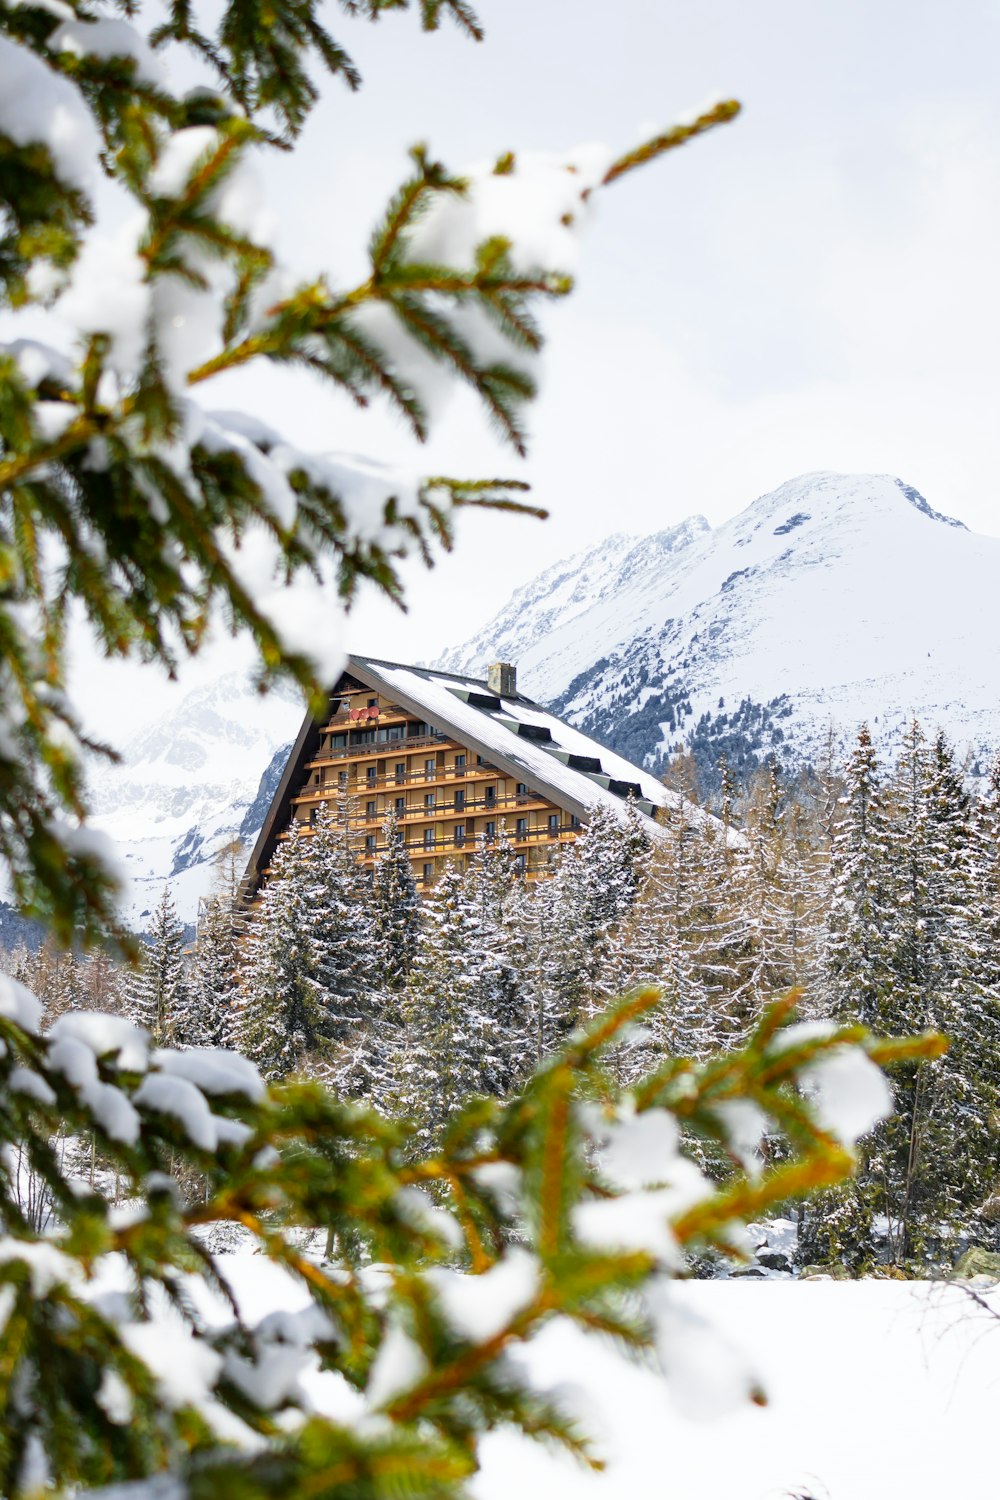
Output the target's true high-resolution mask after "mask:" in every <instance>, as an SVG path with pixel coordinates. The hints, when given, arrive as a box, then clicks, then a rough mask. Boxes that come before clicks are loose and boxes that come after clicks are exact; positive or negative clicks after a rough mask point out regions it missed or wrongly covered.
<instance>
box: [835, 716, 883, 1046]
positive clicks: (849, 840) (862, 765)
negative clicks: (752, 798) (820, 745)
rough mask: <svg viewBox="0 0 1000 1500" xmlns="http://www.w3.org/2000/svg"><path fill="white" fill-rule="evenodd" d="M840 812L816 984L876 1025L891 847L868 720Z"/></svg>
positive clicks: (848, 1012) (839, 1011) (841, 1010)
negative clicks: (821, 961) (821, 967)
mask: <svg viewBox="0 0 1000 1500" xmlns="http://www.w3.org/2000/svg"><path fill="white" fill-rule="evenodd" d="M838 813H839V816H838V818H837V821H836V823H835V825H834V831H833V843H832V849H831V856H830V904H829V912H828V916H827V937H826V941H825V944H824V948H825V952H824V959H823V972H822V978H821V981H820V983H821V989H822V992H823V995H824V998H825V999H827V1000H828V1003H829V1005H830V1007H831V1009H832V1011H833V1014H834V1015H835V1016H837V1017H839V1018H846V1017H850V1018H851V1019H855V1018H857V1019H858V1020H860V1021H863V1022H864V1023H865V1024H866V1025H870V1026H879V1025H881V1024H882V1022H883V1020H884V1018H885V1017H884V1011H885V1007H886V1004H887V997H888V995H889V993H890V991H891V987H892V985H893V982H894V971H893V956H892V954H893V945H894V941H895V939H894V932H895V914H894V894H893V875H892V869H893V847H892V837H891V831H890V825H889V822H888V815H887V812H886V809H885V806H884V799H883V791H882V784H881V776H880V772H879V767H878V760H877V756H876V753H875V747H874V745H873V743H872V738H871V733H870V732H869V729H868V726H867V724H864V725H862V726H861V729H860V730H859V732H858V739H857V744H856V746H855V749H854V751H853V753H852V755H851V758H850V760H849V762H848V765H847V768H846V787H845V791H844V795H843V797H842V798H841V801H840V807H839V809H838Z"/></svg>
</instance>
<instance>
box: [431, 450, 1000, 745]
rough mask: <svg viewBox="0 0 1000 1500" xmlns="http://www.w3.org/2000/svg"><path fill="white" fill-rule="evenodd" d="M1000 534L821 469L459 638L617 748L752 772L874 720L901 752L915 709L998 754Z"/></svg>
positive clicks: (606, 553) (599, 552)
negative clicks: (774, 753)
mask: <svg viewBox="0 0 1000 1500" xmlns="http://www.w3.org/2000/svg"><path fill="white" fill-rule="evenodd" d="M998 627H1000V539H997V538H993V537H985V536H978V535H976V534H975V533H973V532H970V531H969V530H968V529H967V528H966V527H965V526H964V525H963V524H962V523H961V522H960V521H955V520H953V519H951V518H950V517H948V516H944V515H942V514H941V513H940V512H938V511H936V510H935V509H934V508H933V507H932V506H931V505H929V504H928V502H927V501H926V500H925V499H924V498H923V496H922V495H920V494H919V493H918V491H916V490H915V489H913V488H912V486H910V485H908V484H906V483H904V482H903V481H902V480H901V479H896V478H894V477H892V476H889V475H844V474H828V473H819V474H807V475H804V476H802V477H800V478H798V479H793V480H790V481H789V482H788V483H787V484H784V485H782V486H781V487H780V488H779V489H777V490H775V491H774V492H773V493H772V494H769V495H764V496H762V497H761V498H760V499H758V500H756V501H754V503H753V504H752V505H750V506H748V507H747V509H746V510H744V511H742V512H741V513H740V514H739V515H738V516H736V517H735V518H734V519H733V520H731V521H728V522H727V523H726V524H725V525H722V526H719V527H718V528H716V529H714V530H713V529H711V528H709V526H708V524H707V522H705V521H704V520H703V519H702V518H701V517H693V518H692V519H691V520H689V521H687V522H684V523H682V525H681V526H679V527H674V528H672V530H670V531H668V532H659V533H656V534H655V535H653V536H651V537H648V538H645V539H637V538H627V537H614V538H612V539H611V540H610V542H609V543H607V544H602V546H599V547H596V548H594V549H592V550H591V551H590V552H588V553H586V554H582V555H581V556H579V557H576V558H573V559H570V560H569V561H568V562H567V563H565V564H562V565H558V566H556V567H552V568H549V569H548V570H547V571H546V572H545V573H543V574H541V575H540V576H539V577H538V578H537V579H535V580H534V582H533V583H530V584H527V585H526V586H525V587H524V588H522V589H520V590H518V592H517V593H516V594H515V595H514V597H513V598H512V600H511V602H510V604H509V605H508V606H507V607H506V608H505V609H504V610H502V611H501V612H500V614H499V615H498V616H497V617H496V618H495V619H494V620H493V621H491V622H490V624H489V625H487V626H485V627H484V628H483V629H482V630H481V631H479V632H478V633H477V634H476V635H475V636H474V637H473V638H472V639H471V640H470V641H469V642H467V643H466V645H465V646H463V647H459V648H456V649H454V650H451V651H449V652H448V654H447V656H446V657H444V658H442V665H444V664H446V665H448V666H449V667H450V668H452V669H453V670H462V671H481V670H482V669H483V668H484V666H485V664H486V662H487V661H489V660H491V659H492V660H496V659H498V658H502V659H506V660H516V661H517V663H518V667H519V684H520V686H521V687H522V689H523V690H524V691H525V692H527V693H529V694H530V695H531V696H532V697H534V698H538V699H540V700H542V701H543V702H545V703H547V704H549V705H550V706H552V707H554V708H555V709H556V710H557V711H558V712H561V713H562V714H563V715H564V716H565V717H567V718H568V719H570V720H571V721H572V722H573V723H575V724H578V725H579V726H580V727H581V728H583V729H585V730H587V731H588V732H589V733H593V734H595V735H596V736H598V737H599V738H601V739H604V740H605V741H607V742H608V743H609V744H611V745H613V746H614V747H615V748H616V749H618V750H620V751H622V752H623V753H625V754H627V755H629V756H631V757H632V758H633V759H637V760H642V761H644V762H645V763H647V764H648V765H650V766H657V765H659V764H660V763H661V762H662V760H663V758H664V756H665V754H667V753H668V752H669V751H670V749H671V748H673V747H676V746H678V745H683V746H686V747H689V748H691V749H692V750H693V751H694V752H695V754H696V755H697V757H698V759H699V762H700V763H701V764H702V766H703V767H704V768H708V767H711V766H712V765H714V764H715V762H716V761H717V759H718V755H719V753H720V752H721V751H723V750H725V751H726V752H727V754H728V755H729V757H730V759H731V760H732V761H734V762H735V763H736V764H737V765H743V766H744V767H745V766H747V765H749V764H752V763H753V761H754V760H755V759H759V758H760V757H761V756H762V755H763V754H766V753H767V751H768V750H770V749H772V748H776V747H780V748H781V754H782V756H783V758H785V759H788V760H793V761H796V760H797V761H800V762H801V761H803V760H808V759H816V758H817V757H818V756H819V755H820V754H821V753H822V747H823V745H824V743H825V741H826V739H827V737H828V734H829V730H830V727H831V726H832V727H833V730H834V733H835V735H836V737H837V738H838V740H840V741H841V743H843V742H846V740H847V739H848V738H849V737H850V736H851V735H853V733H854V731H855V729H856V727H857V725H858V724H859V723H860V721H861V720H862V719H867V720H868V721H869V722H870V724H871V726H872V730H873V733H874V734H875V735H876V737H877V738H878V739H880V740H881V741H882V742H884V743H886V744H888V743H892V742H895V741H897V740H898V737H899V734H900V732H901V730H902V728H903V726H904V724H905V723H906V721H907V720H908V719H909V718H910V717H911V716H912V715H913V714H916V715H917V716H918V717H919V718H920V719H921V720H922V721H923V722H924V723H925V725H926V727H927V728H928V729H933V728H935V727H937V726H939V725H940V726H941V727H943V728H944V729H945V730H946V731H947V732H948V733H949V734H950V735H951V736H952V737H953V738H954V739H955V740H956V742H957V743H958V744H959V745H960V746H961V747H963V748H964V747H966V746H969V747H970V748H971V749H972V752H973V755H974V756H979V757H981V758H982V757H985V756H987V755H988V754H989V753H990V752H991V751H992V750H994V749H995V748H996V747H998V746H1000V693H998V691H997V684H998V681H1000V628H998Z"/></svg>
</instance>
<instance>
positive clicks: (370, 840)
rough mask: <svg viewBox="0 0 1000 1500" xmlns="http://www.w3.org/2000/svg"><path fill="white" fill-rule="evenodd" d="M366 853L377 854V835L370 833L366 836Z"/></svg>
mask: <svg viewBox="0 0 1000 1500" xmlns="http://www.w3.org/2000/svg"><path fill="white" fill-rule="evenodd" d="M365 853H366V854H374V853H375V835H374V834H373V833H368V834H366V835H365Z"/></svg>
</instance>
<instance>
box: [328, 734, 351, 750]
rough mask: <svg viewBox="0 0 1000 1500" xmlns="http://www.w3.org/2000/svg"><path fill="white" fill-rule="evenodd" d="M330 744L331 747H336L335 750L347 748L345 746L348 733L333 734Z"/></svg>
mask: <svg viewBox="0 0 1000 1500" xmlns="http://www.w3.org/2000/svg"><path fill="white" fill-rule="evenodd" d="M330 745H331V748H332V749H334V750H343V749H344V748H345V746H346V745H347V735H346V734H335V735H332V736H331V738H330Z"/></svg>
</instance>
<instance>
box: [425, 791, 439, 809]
mask: <svg viewBox="0 0 1000 1500" xmlns="http://www.w3.org/2000/svg"><path fill="white" fill-rule="evenodd" d="M436 801H437V792H425V793H424V806H425V807H433V806H434V804H435V802H436Z"/></svg>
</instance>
